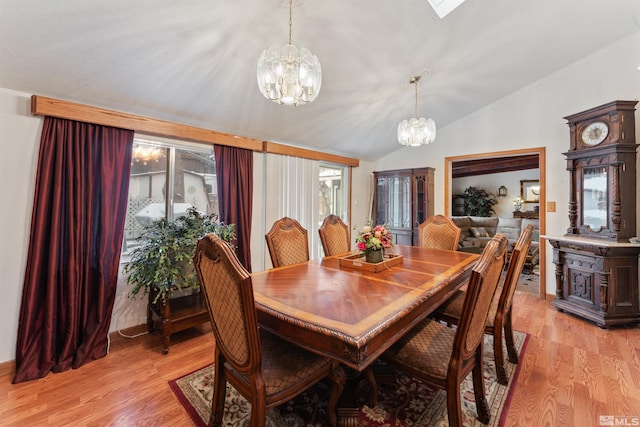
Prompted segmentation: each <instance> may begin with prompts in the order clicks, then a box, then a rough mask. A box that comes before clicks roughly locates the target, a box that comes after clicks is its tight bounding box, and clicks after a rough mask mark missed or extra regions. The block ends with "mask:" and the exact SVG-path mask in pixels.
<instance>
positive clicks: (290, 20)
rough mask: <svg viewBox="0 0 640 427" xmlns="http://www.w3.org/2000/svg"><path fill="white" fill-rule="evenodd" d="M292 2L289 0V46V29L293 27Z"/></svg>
mask: <svg viewBox="0 0 640 427" xmlns="http://www.w3.org/2000/svg"><path fill="white" fill-rule="evenodd" d="M292 16H293V0H289V44H291V27H293V19H292Z"/></svg>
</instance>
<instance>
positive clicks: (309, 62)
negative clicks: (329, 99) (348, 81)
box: [257, 0, 322, 105]
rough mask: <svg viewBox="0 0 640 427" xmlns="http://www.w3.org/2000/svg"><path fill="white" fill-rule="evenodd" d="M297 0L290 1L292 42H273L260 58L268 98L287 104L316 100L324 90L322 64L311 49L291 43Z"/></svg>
mask: <svg viewBox="0 0 640 427" xmlns="http://www.w3.org/2000/svg"><path fill="white" fill-rule="evenodd" d="M292 8H293V0H290V1H289V43H288V44H287V45H285V46H282V47H280V46H271V47H270V48H268V49H265V50H264V51H263V52H262V55H260V58H259V59H258V72H257V77H258V87H259V88H260V92H262V94H263V95H264V97H265V98H267V99H270V100H272V101H273V102H277V103H278V104H285V105H300V104H306V103H309V102H312V101H313V100H314V99H316V97H317V96H318V93H320V86H321V84H322V68H321V67H320V61H318V57H317V56H315V55H314V54H312V53H311V52H310V51H309V49H306V48H301V49H300V50H298V48H296V47H295V46H294V45H292V44H291V27H292V20H291V14H292Z"/></svg>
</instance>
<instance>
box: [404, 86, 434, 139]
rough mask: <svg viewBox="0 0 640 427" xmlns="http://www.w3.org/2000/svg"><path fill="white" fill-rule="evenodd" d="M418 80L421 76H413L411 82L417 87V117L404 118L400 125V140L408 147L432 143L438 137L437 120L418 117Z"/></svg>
mask: <svg viewBox="0 0 640 427" xmlns="http://www.w3.org/2000/svg"><path fill="white" fill-rule="evenodd" d="M418 80H420V76H415V77H412V78H411V80H409V83H412V84H414V85H415V88H416V110H415V113H416V114H415V117H414V118H412V119H409V120H403V121H401V122H400V124H399V125H398V142H400V144H402V145H405V146H407V147H417V146H420V145H426V144H430V143H432V142H433V141H434V140H435V139H436V122H434V121H433V120H432V119H425V118H424V117H421V118H419V119H418V118H417V117H418Z"/></svg>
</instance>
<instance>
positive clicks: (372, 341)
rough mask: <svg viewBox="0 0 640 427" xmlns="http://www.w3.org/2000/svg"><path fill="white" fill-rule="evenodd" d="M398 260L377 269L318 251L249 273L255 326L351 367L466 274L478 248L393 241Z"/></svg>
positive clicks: (360, 365) (370, 357) (359, 366)
mask: <svg viewBox="0 0 640 427" xmlns="http://www.w3.org/2000/svg"><path fill="white" fill-rule="evenodd" d="M392 249H393V253H394V254H395V255H401V256H402V263H400V264H398V265H394V266H391V267H389V268H383V269H382V271H379V272H369V271H364V270H361V269H356V268H350V267H346V266H341V265H340V258H341V257H345V255H347V254H345V255H342V256H333V257H325V258H322V259H318V260H312V261H308V262H305V263H302V264H295V265H289V266H285V267H280V268H275V269H271V270H266V271H262V272H258V273H254V274H252V282H253V290H254V298H255V302H256V308H257V311H258V321H259V324H260V326H261V327H262V328H264V329H266V330H268V331H270V332H271V333H274V334H276V335H278V336H280V337H282V338H284V339H287V340H289V341H291V342H293V343H295V344H297V345H299V346H302V347H304V348H306V349H308V350H310V351H313V352H315V353H318V354H321V355H326V356H328V357H331V358H333V359H336V360H338V361H340V362H341V363H342V364H343V365H345V366H348V367H350V368H352V369H354V370H356V371H358V372H362V371H363V370H364V369H366V368H367V367H368V366H369V365H371V364H372V363H373V362H374V361H375V360H376V359H377V358H378V356H380V355H381V354H382V353H383V352H384V351H385V350H386V349H387V348H389V347H390V346H391V345H392V344H393V343H394V342H396V341H397V340H398V339H399V338H400V337H402V336H403V335H404V334H405V333H406V332H407V331H409V330H410V329H411V328H412V327H413V326H415V325H416V324H417V323H418V322H420V321H421V320H422V319H424V318H425V317H426V316H427V315H428V314H429V313H431V312H432V311H434V310H435V309H436V308H437V307H438V306H439V305H440V304H441V303H442V302H444V301H445V300H446V299H447V298H448V297H449V296H450V295H451V294H452V293H453V292H455V291H456V290H457V289H458V288H460V287H461V286H462V285H463V284H464V283H465V282H466V281H467V280H468V278H469V277H470V274H471V268H472V266H473V264H474V261H475V260H476V259H477V257H478V255H476V254H470V253H465V252H456V251H446V250H438V249H428V248H421V247H414V246H393V248H392Z"/></svg>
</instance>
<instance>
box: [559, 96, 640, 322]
mask: <svg viewBox="0 0 640 427" xmlns="http://www.w3.org/2000/svg"><path fill="white" fill-rule="evenodd" d="M636 103H637V101H614V102H611V103H608V104H605V105H601V106H599V107H595V108H592V109H590V110H587V111H584V112H581V113H577V114H574V115H571V116H568V117H566V119H567V121H568V124H569V128H570V135H571V138H570V146H569V151H568V152H566V153H564V154H565V156H566V157H567V170H568V171H569V172H570V174H571V176H570V191H569V195H570V198H569V228H568V229H567V234H566V235H565V236H564V237H562V238H558V237H550V236H547V237H546V238H547V240H549V242H550V243H551V245H552V246H553V248H554V253H553V262H554V263H555V264H556V298H555V300H554V305H555V306H556V307H557V308H558V310H560V311H568V312H570V313H574V314H576V315H579V316H582V317H584V318H586V319H589V320H592V321H594V322H596V323H597V324H598V325H599V326H601V327H608V326H610V325H621V324H630V323H636V322H637V321H638V320H640V310H639V303H638V254H640V245H636V244H632V243H629V238H630V237H632V236H635V233H636V149H637V144H636V136H635V118H634V110H635V105H636Z"/></svg>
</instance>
